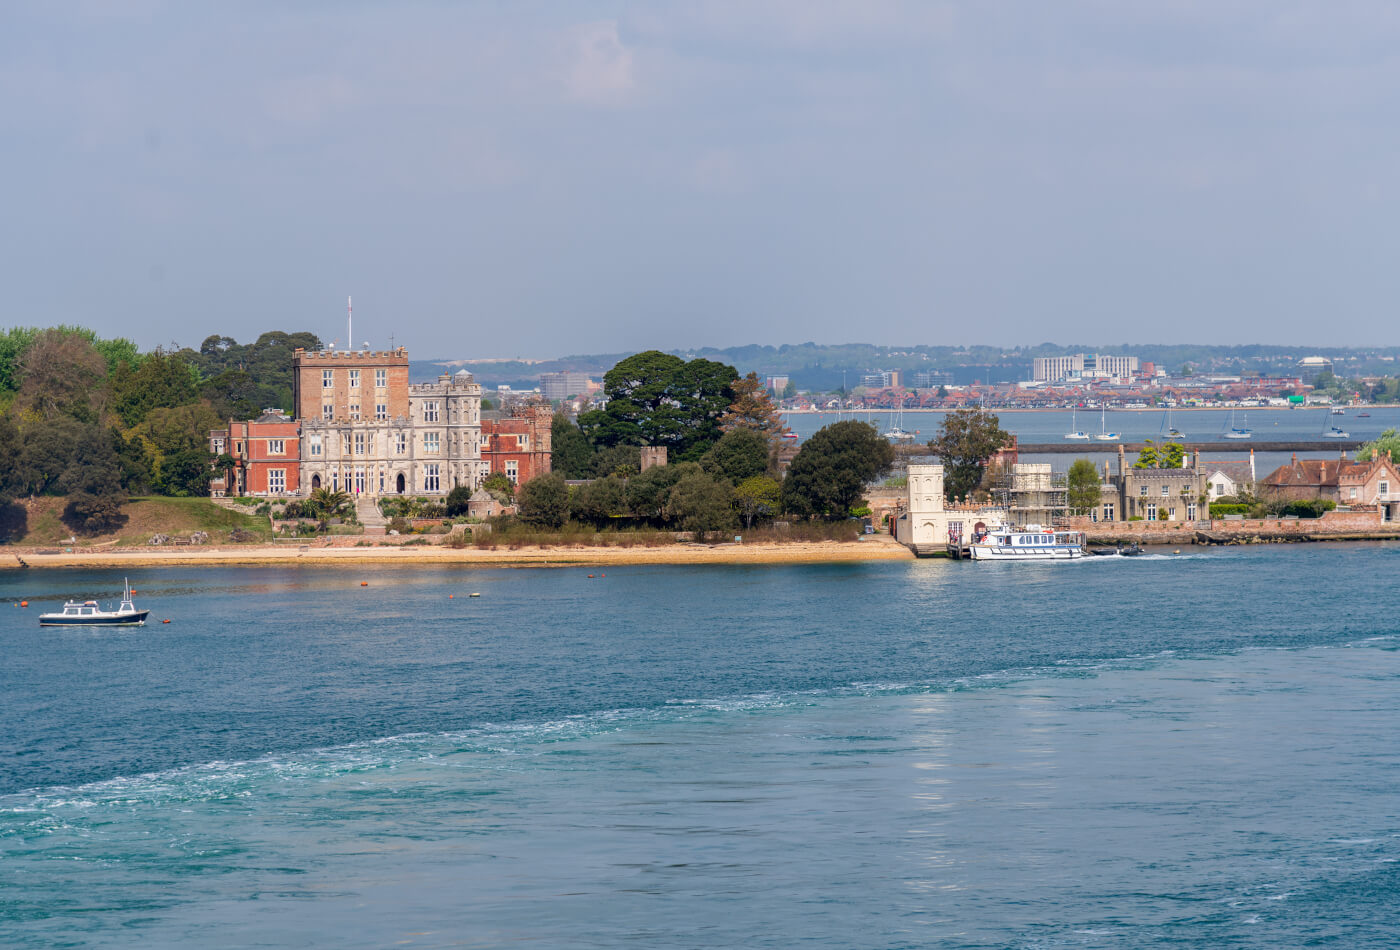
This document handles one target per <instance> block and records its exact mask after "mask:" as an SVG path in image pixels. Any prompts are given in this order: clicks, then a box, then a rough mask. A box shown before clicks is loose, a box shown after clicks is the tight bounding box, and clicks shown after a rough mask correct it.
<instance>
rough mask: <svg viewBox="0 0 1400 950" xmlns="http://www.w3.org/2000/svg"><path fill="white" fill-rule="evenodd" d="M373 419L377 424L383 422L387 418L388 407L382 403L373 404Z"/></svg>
mask: <svg viewBox="0 0 1400 950" xmlns="http://www.w3.org/2000/svg"><path fill="white" fill-rule="evenodd" d="M374 418H375V419H376V420H378V421H379V422H383V421H384V420H385V419H387V418H389V407H388V406H387V405H385V404H384V403H382V402H377V403H375V404H374Z"/></svg>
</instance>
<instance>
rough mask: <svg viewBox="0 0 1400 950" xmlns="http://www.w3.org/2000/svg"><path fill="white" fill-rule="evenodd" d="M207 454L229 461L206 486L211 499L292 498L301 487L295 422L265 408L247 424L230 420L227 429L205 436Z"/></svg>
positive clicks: (299, 454)
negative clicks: (249, 497) (207, 442)
mask: <svg viewBox="0 0 1400 950" xmlns="http://www.w3.org/2000/svg"><path fill="white" fill-rule="evenodd" d="M209 451H210V452H212V453H213V454H214V456H215V457H216V458H217V457H218V456H221V455H228V456H229V457H231V458H232V459H233V465H232V467H230V468H229V469H227V470H225V471H222V472H219V473H218V474H216V475H215V477H214V480H213V481H212V482H211V483H210V485H209V492H210V494H211V495H213V496H214V497H215V498H219V497H223V496H225V495H235V496H243V495H257V496H280V495H294V494H296V493H297V492H298V491H299V490H300V487H301V480H300V477H299V475H300V471H301V439H300V437H299V435H298V427H297V423H296V421H295V420H292V419H288V418H287V417H286V416H285V415H283V414H282V410H280V409H268V410H266V411H264V412H263V414H262V415H261V416H259V417H258V418H256V419H252V420H249V421H247V422H238V421H236V420H234V419H230V420H229V423H228V428H227V429H215V430H214V431H212V432H210V433H209Z"/></svg>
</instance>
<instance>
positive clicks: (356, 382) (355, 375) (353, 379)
mask: <svg viewBox="0 0 1400 950" xmlns="http://www.w3.org/2000/svg"><path fill="white" fill-rule="evenodd" d="M350 388H351V389H359V388H360V371H359V370H357V369H352V370H351V371H350Z"/></svg>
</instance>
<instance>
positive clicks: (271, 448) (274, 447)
mask: <svg viewBox="0 0 1400 950" xmlns="http://www.w3.org/2000/svg"><path fill="white" fill-rule="evenodd" d="M267 454H268V455H286V454H287V446H286V441H285V440H284V439H268V440H267Z"/></svg>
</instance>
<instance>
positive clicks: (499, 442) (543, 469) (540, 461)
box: [481, 405, 554, 485]
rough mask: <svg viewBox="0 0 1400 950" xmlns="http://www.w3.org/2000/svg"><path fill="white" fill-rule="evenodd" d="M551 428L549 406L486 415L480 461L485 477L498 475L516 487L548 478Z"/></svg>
mask: <svg viewBox="0 0 1400 950" xmlns="http://www.w3.org/2000/svg"><path fill="white" fill-rule="evenodd" d="M553 426H554V413H553V411H552V410H551V409H550V408H549V406H540V405H525V406H517V407H516V408H514V409H512V410H511V411H510V412H508V413H502V412H487V413H485V414H484V417H483V418H482V420H481V459H482V461H483V462H484V463H485V465H486V471H487V474H490V475H495V474H497V473H500V474H502V475H504V476H505V477H506V478H508V479H510V480H511V482H513V483H514V484H516V485H519V484H521V483H522V482H528V481H529V480H530V479H532V478H534V477H535V476H536V475H546V474H548V473H549V471H550V461H551V452H552V449H553V436H552V432H553ZM483 477H484V476H483Z"/></svg>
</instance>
